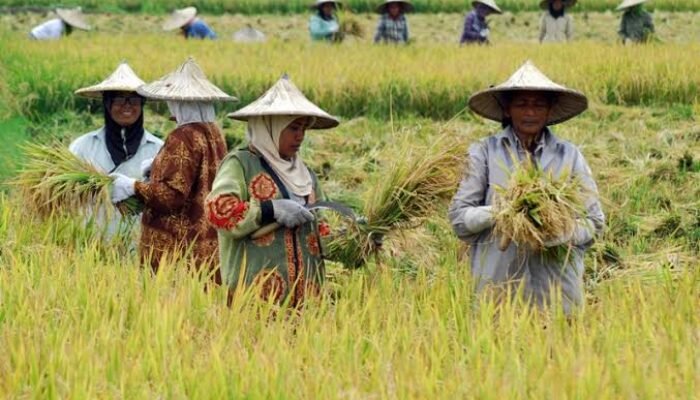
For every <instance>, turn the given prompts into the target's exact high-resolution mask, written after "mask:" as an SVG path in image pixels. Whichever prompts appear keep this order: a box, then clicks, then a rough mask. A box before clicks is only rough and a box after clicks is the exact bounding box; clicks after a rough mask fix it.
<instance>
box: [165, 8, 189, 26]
mask: <svg viewBox="0 0 700 400" xmlns="http://www.w3.org/2000/svg"><path fill="white" fill-rule="evenodd" d="M196 16H197V9H196V8H195V7H187V8H183V9H181V10H175V11H173V13H172V14H171V15H170V16H169V17H168V19H167V20H166V21H165V22H164V23H163V30H164V31H172V30H175V29H179V28H182V27H183V26H185V25H187V23H188V22H190V21H192V19H193V18H194V17H196Z"/></svg>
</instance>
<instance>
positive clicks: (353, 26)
mask: <svg viewBox="0 0 700 400" xmlns="http://www.w3.org/2000/svg"><path fill="white" fill-rule="evenodd" d="M340 32H341V34H342V35H343V36H354V37H356V38H358V39H362V38H364V37H365V29H364V28H363V27H362V24H360V21H358V20H356V19H355V18H352V17H350V16H345V17H343V18H342V19H341V22H340Z"/></svg>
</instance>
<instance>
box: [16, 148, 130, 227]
mask: <svg viewBox="0 0 700 400" xmlns="http://www.w3.org/2000/svg"><path fill="white" fill-rule="evenodd" d="M23 147H24V153H25V156H26V161H25V163H24V165H23V167H22V168H21V170H20V172H19V174H18V175H17V177H16V178H14V179H12V180H11V181H10V184H11V185H13V186H16V187H17V188H18V189H19V191H20V193H21V194H22V196H23V197H24V199H25V200H26V205H27V206H28V207H29V208H30V209H32V210H33V211H36V212H38V213H40V214H42V215H49V214H53V213H73V214H75V213H78V212H79V211H81V210H83V209H85V208H88V207H95V208H97V209H100V208H103V209H105V210H108V212H109V210H111V209H112V205H111V200H110V186H111V184H112V178H110V177H109V176H107V175H105V174H104V173H102V172H101V171H99V170H97V169H96V168H95V167H94V166H93V165H92V164H90V163H89V162H87V161H85V160H82V159H80V158H78V157H77V156H75V155H74V154H73V153H71V152H70V151H69V150H68V148H66V147H65V146H63V145H60V144H54V145H42V144H37V143H28V144H26V145H25V146H23ZM140 208H141V205H140V204H139V201H138V200H137V199H136V198H133V197H132V198H130V199H128V200H126V201H124V202H122V203H121V204H120V205H119V206H118V209H119V210H120V212H122V213H123V214H128V215H132V214H137V213H138V212H139V210H140Z"/></svg>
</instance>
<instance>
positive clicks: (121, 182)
mask: <svg viewBox="0 0 700 400" xmlns="http://www.w3.org/2000/svg"><path fill="white" fill-rule="evenodd" d="M109 177H110V178H112V179H113V181H112V191H111V197H112V203H114V204H117V203H119V202H120V201H124V200H126V199H128V198H129V197H131V196H133V195H134V194H136V179H133V178H129V177H128V176H126V175H122V174H118V173H113V174H109Z"/></svg>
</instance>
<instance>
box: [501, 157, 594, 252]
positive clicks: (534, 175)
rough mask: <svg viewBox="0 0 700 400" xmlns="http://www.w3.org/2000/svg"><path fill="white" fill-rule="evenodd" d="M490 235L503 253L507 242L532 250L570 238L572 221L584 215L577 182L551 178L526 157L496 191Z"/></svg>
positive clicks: (566, 175)
mask: <svg viewBox="0 0 700 400" xmlns="http://www.w3.org/2000/svg"><path fill="white" fill-rule="evenodd" d="M495 189H496V195H495V199H494V218H495V225H494V235H495V236H496V237H499V238H500V240H501V242H500V245H499V247H500V248H501V249H502V250H503V249H505V248H506V247H508V245H509V244H510V242H511V241H512V242H515V243H516V244H518V246H524V247H526V248H529V249H533V250H544V249H545V243H547V242H549V241H552V240H556V239H558V238H560V237H568V236H571V235H572V234H573V232H574V229H576V218H577V217H578V216H581V215H584V213H585V207H584V206H583V199H582V188H581V185H580V182H579V179H577V178H575V177H571V176H569V175H568V174H562V175H560V176H557V177H555V176H553V174H552V173H551V172H545V171H543V170H542V168H541V167H539V166H538V165H537V164H536V163H535V162H533V161H531V159H530V158H529V157H528V158H526V159H524V160H523V161H522V162H520V163H519V164H518V165H517V166H516V167H515V169H514V170H513V171H511V173H510V179H509V181H508V186H507V187H505V188H503V187H496V188H495Z"/></svg>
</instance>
